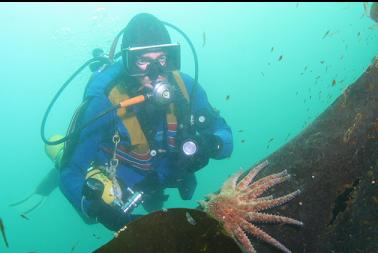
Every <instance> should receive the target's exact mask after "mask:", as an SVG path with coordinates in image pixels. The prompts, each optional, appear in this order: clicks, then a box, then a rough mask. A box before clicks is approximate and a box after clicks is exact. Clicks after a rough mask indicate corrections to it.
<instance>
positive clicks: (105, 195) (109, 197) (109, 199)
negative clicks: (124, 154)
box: [85, 167, 118, 205]
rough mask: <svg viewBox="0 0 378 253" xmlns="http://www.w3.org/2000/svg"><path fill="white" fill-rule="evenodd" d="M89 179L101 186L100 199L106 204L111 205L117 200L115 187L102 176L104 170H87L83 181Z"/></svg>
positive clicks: (94, 168)
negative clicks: (99, 183)
mask: <svg viewBox="0 0 378 253" xmlns="http://www.w3.org/2000/svg"><path fill="white" fill-rule="evenodd" d="M89 178H91V179H94V180H97V181H99V182H101V184H102V185H103V189H101V191H102V195H101V198H102V200H103V201H104V202H105V203H106V204H108V205H111V204H112V203H113V201H114V200H116V199H117V198H118V197H117V196H116V192H115V188H116V187H115V185H113V181H112V180H110V179H109V178H108V177H107V176H106V175H105V174H104V168H96V167H91V168H89V169H88V172H87V175H86V177H85V179H86V180H87V179H89Z"/></svg>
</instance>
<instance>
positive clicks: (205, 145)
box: [181, 134, 222, 172]
mask: <svg viewBox="0 0 378 253" xmlns="http://www.w3.org/2000/svg"><path fill="white" fill-rule="evenodd" d="M221 149H222V140H221V139H220V138H219V137H218V136H216V135H213V134H198V135H196V136H194V137H192V138H188V139H186V140H184V141H183V144H182V147H181V152H182V156H183V157H184V158H183V161H182V163H183V167H185V168H186V169H187V170H188V171H189V172H196V171H198V170H199V169H202V168H203V167H205V166H206V165H207V164H208V163H209V159H210V158H214V157H216V155H217V154H218V152H219V150H221ZM194 150H195V152H194V154H192V155H188V154H189V153H191V152H193V151H194Z"/></svg>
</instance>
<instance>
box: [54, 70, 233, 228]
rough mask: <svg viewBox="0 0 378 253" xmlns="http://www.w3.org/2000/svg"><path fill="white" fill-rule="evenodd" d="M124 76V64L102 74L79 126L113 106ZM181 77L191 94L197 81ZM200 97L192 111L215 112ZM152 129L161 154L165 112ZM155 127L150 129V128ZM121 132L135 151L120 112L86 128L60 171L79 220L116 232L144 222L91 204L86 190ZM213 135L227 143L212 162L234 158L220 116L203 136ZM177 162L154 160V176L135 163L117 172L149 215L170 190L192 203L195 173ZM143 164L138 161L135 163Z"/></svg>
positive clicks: (163, 157)
mask: <svg viewBox="0 0 378 253" xmlns="http://www.w3.org/2000/svg"><path fill="white" fill-rule="evenodd" d="M122 71H123V65H122V63H121V62H117V63H115V64H113V65H111V66H109V67H107V68H106V69H105V70H103V71H99V72H95V73H94V74H93V76H92V78H91V80H90V82H89V84H88V86H87V89H86V92H85V98H84V99H87V98H90V100H89V102H88V104H87V106H86V107H85V110H84V111H83V112H82V113H81V115H80V117H79V120H78V122H77V123H76V124H77V125H78V126H80V125H82V124H83V123H85V122H88V121H89V120H90V119H92V118H94V117H95V116H97V115H98V114H99V113H101V112H103V111H104V110H106V109H108V108H109V107H111V106H112V104H111V102H110V100H109V98H108V95H107V94H106V89H107V87H108V86H109V85H110V84H111V83H112V82H113V81H114V80H115V79H116V78H118V77H119V76H120V75H121V73H122ZM180 74H181V78H182V79H183V81H184V83H185V86H186V89H187V91H188V93H189V94H190V93H191V91H192V88H193V85H194V80H193V79H192V78H191V77H190V76H188V75H186V74H182V73H180ZM195 93H196V94H193V95H194V96H193V98H194V99H193V101H191V103H192V108H193V111H194V112H196V111H198V110H202V109H207V110H213V108H212V107H211V105H210V104H209V102H208V100H207V95H206V93H205V91H204V90H203V89H202V88H201V87H200V85H198V86H197V87H196V92H195ZM143 106H145V104H139V105H134V106H133V107H132V109H133V110H135V112H136V114H137V115H138V113H142V112H143V113H146V110H143ZM151 118H152V120H151V121H152V122H153V123H151V126H152V127H153V128H155V129H154V130H155V136H154V137H153V138H154V142H155V145H157V147H158V148H162V149H164V148H167V147H166V146H167V142H166V139H165V136H166V133H167V124H166V117H165V112H160V111H158V110H157V111H154V113H152V115H151ZM151 126H150V127H151ZM115 130H117V131H118V132H119V134H120V137H121V141H120V144H121V145H122V146H125V147H127V146H130V138H129V134H128V130H127V129H126V127H125V126H124V124H123V123H122V121H121V119H120V118H119V117H118V115H117V114H116V112H115V111H113V112H112V113H108V114H107V115H105V116H103V117H101V118H99V119H98V120H96V121H95V122H93V123H92V124H90V125H89V126H88V127H86V128H84V129H83V130H82V131H81V132H80V135H79V137H78V139H77V141H76V142H75V144H74V147H73V148H72V152H70V155H69V157H68V158H67V159H66V162H65V163H64V166H63V167H62V168H61V170H60V171H61V173H60V180H59V185H60V189H61V190H62V192H63V194H64V195H65V196H66V197H67V199H68V200H69V201H70V202H71V204H72V205H73V206H74V207H75V209H76V210H77V211H78V212H79V214H80V215H81V216H82V217H83V218H84V220H85V221H86V222H88V223H90V222H91V220H92V219H89V217H91V218H94V217H96V218H97V221H99V222H101V223H102V224H103V225H105V226H106V227H107V228H109V229H111V230H117V229H119V228H121V227H122V226H124V225H125V224H126V223H128V222H130V221H131V220H133V219H135V218H137V217H139V216H138V215H135V214H124V213H122V212H120V211H119V210H116V209H115V208H113V207H111V206H109V205H106V204H105V203H104V202H101V201H92V200H91V201H89V200H87V199H85V198H83V193H82V189H83V185H84V183H85V176H86V174H87V169H88V168H89V167H91V163H92V162H94V163H95V164H99V165H101V164H102V165H103V164H105V163H108V162H109V160H110V158H111V155H110V154H109V153H108V152H105V151H104V150H105V149H106V148H108V149H109V150H113V149H114V144H113V142H112V136H113V135H114V133H115ZM204 131H206V132H208V133H210V134H214V135H216V136H217V137H219V139H220V140H221V142H222V145H221V149H220V150H219V152H218V153H217V154H215V155H214V156H213V157H212V158H214V159H223V158H226V157H229V156H230V155H231V153H232V149H233V140H232V132H231V129H230V128H229V126H228V125H227V124H226V122H225V120H224V119H223V118H222V117H221V116H219V114H218V113H217V114H216V117H215V120H214V121H213V123H212V124H211V126H210V127H209V128H208V129H206V130H204ZM175 159H177V158H176V157H175V156H173V155H172V154H171V153H170V152H167V153H164V154H159V155H157V156H155V157H152V158H151V159H150V160H149V163H150V164H151V165H152V169H151V170H141V169H138V168H136V167H135V166H132V163H125V162H120V163H119V165H118V168H117V173H116V176H117V179H118V181H119V182H120V184H121V185H122V186H123V187H130V188H131V189H134V190H135V189H137V190H140V191H143V192H144V193H145V194H144V197H145V199H144V202H143V206H144V208H145V209H146V210H147V211H152V210H156V209H159V208H162V205H163V202H164V201H165V200H166V199H167V197H168V196H166V195H164V193H163V190H164V189H165V188H171V187H177V188H178V189H179V192H180V195H181V197H182V198H183V199H191V197H192V195H193V192H194V190H195V188H196V178H195V175H194V173H193V172H188V171H187V170H183V169H182V168H177V167H175V166H176V165H175V164H176V163H174V161H175ZM131 162H136V163H137V162H138V161H131ZM88 215H89V216H88Z"/></svg>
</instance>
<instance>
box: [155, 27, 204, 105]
mask: <svg viewBox="0 0 378 253" xmlns="http://www.w3.org/2000/svg"><path fill="white" fill-rule="evenodd" d="M162 22H163V21H162ZM163 24H165V25H167V26H169V27H171V28H173V29H175V30H176V31H178V32H179V33H180V34H181V35H182V36H183V37H184V38H185V40H186V41H187V42H188V44H189V46H190V49H191V50H192V54H193V57H194V85H193V88H192V91H191V92H190V100H189V109H190V110H191V109H192V101H193V95H194V94H195V93H194V90H195V89H197V86H198V57H197V53H196V50H195V48H194V46H193V43H192V42H191V41H190V39H189V37H188V36H187V35H186V34H185V33H184V32H183V31H182V30H181V29H180V28H178V27H177V26H174V25H172V24H170V23H167V22H163Z"/></svg>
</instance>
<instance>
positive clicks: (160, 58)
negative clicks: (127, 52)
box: [136, 51, 167, 89]
mask: <svg viewBox="0 0 378 253" xmlns="http://www.w3.org/2000/svg"><path fill="white" fill-rule="evenodd" d="M153 62H157V63H158V64H160V65H161V66H162V67H166V66H167V56H166V54H165V53H164V52H162V51H158V52H149V53H145V54H143V55H141V56H140V57H138V59H137V61H136V65H137V66H138V68H139V69H140V70H141V71H142V72H146V71H147V68H148V67H149V65H150V64H151V63H153ZM165 79H166V76H165V75H164V74H159V75H158V76H157V79H156V81H161V80H165ZM138 80H139V82H140V83H141V85H142V86H144V87H147V88H150V89H152V88H153V86H152V81H153V80H151V79H150V77H149V76H148V75H145V76H140V77H138Z"/></svg>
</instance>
